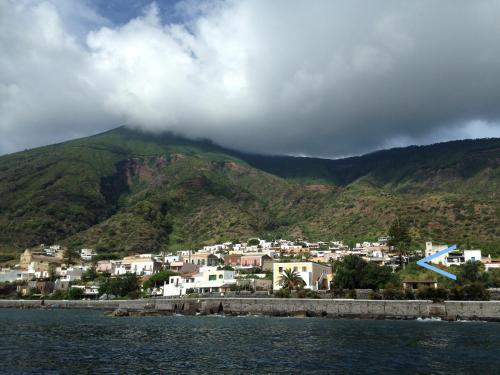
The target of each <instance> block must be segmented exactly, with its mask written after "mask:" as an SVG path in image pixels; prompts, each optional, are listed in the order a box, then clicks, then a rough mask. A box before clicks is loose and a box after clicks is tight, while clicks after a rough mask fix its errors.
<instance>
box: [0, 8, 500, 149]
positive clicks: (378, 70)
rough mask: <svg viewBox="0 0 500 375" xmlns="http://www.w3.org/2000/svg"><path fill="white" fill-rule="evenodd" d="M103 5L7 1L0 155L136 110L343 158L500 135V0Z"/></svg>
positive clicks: (1, 21)
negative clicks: (170, 12)
mask: <svg viewBox="0 0 500 375" xmlns="http://www.w3.org/2000/svg"><path fill="white" fill-rule="evenodd" d="M98 3H99V2H98V1H97V2H95V1H88V2H87V3H86V4H87V6H85V7H84V8H82V9H85V11H78V12H75V11H74V9H73V11H71V6H70V5H68V4H71V3H69V2H65V1H26V2H19V1H15V2H14V1H12V2H9V1H8V2H3V3H1V5H0V32H1V36H0V48H1V50H2V51H8V52H2V53H4V54H5V56H6V58H3V59H2V60H1V61H0V109H1V112H2V114H4V115H3V116H2V118H1V119H0V132H1V134H2V137H1V140H0V152H1V151H3V152H7V151H12V150H16V149H19V148H22V147H26V146H32V145H39V144H43V143H44V142H49V141H53V140H60V139H64V138H65V137H68V136H75V135H79V134H89V133H92V132H96V131H99V130H105V129H107V128H110V127H112V126H114V125H117V124H122V123H127V124H129V125H130V126H136V127H141V128H145V129H149V130H151V131H160V130H173V131H177V132H181V133H182V134H185V135H187V136H191V137H208V138H211V139H213V140H214V141H216V142H218V143H221V144H223V145H225V146H229V147H235V148H241V149H244V150H247V151H254V152H265V153H287V154H304V155H319V156H330V157H335V156H340V155H349V154H359V153H363V152H367V151H371V150H374V149H377V148H381V147H387V146H394V145H402V144H408V143H429V142H433V141H439V140H445V139H454V138H464V137H484V136H500V126H499V119H500V105H499V103H500V22H498V20H499V19H500V1H499V0H490V1H487V0H485V1H477V2H470V1H442V2H435V1H419V2H414V1H385V2H365V1H317V2H314V3H313V2H309V1H272V2H271V1H258V0H257V1H253V0H252V1H250V0H248V1H245V0H242V1H224V2H223V1H205V2H202V3H200V2H196V1H187V2H182V3H179V4H176V5H175V6H172V4H171V3H169V6H170V8H171V9H174V10H175V12H174V13H175V14H176V17H177V18H175V20H174V21H172V19H170V20H168V19H166V18H165V16H164V14H165V8H164V7H162V6H161V5H162V3H161V2H160V3H159V4H160V6H156V5H154V4H153V5H152V6H149V7H147V8H146V9H145V10H144V13H143V14H142V15H138V16H137V18H134V19H130V20H128V19H129V18H130V16H129V15H127V16H126V17H125V16H123V18H124V19H125V20H126V21H122V22H120V23H117V22H113V20H112V18H113V17H111V13H110V12H113V9H112V7H111V8H109V9H108V10H107V11H106V12H105V13H106V14H105V16H106V18H103V15H102V14H100V13H103V12H102V9H100V8H99V7H102V4H101V5H99V4H98ZM97 5H99V6H97ZM115 5H116V4H115ZM80 6H81V7H82V5H80ZM93 6H94V7H93ZM172 7H173V8H172ZM129 10H130V9H129ZM123 13H124V14H125V13H127V12H123ZM75 14H76V15H79V14H86V16H85V17H80V18H81V19H78V17H76V16H75ZM179 14H182V15H183V16H182V17H181V16H179ZM71 17H73V18H71ZM68 19H71V22H68ZM108 19H110V20H109V21H108ZM181 19H182V20H183V21H182V22H179V21H178V20H181ZM82 25H83V26H82ZM82 27H86V30H87V32H86V33H84V38H81V37H79V36H78V35H76V34H80V35H81V34H82V33H81V31H79V30H81V29H82ZM82 40H83V41H82Z"/></svg>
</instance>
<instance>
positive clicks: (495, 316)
mask: <svg viewBox="0 0 500 375" xmlns="http://www.w3.org/2000/svg"><path fill="white" fill-rule="evenodd" d="M0 308H19V309H92V310H103V311H105V312H106V313H108V314H109V313H111V314H110V315H114V316H129V315H168V314H184V315H209V314H227V315H248V314H256V315H269V316H292V317H324V318H332V319H336V318H337V319H338V318H342V319H393V320H407V319H418V318H424V319H425V318H439V319H441V320H445V321H456V320H481V321H496V322H500V301H444V302H442V303H433V302H432V301H428V300H407V301H405V300H353V299H331V300H330V299H328V300H327V299H301V298H299V299H295V298H289V299H288V298H287V299H283V298H230V297H225V298H192V299H189V298H185V299H139V300H107V301H99V300H97V301H96V300H88V301H85V300H44V301H41V300H0Z"/></svg>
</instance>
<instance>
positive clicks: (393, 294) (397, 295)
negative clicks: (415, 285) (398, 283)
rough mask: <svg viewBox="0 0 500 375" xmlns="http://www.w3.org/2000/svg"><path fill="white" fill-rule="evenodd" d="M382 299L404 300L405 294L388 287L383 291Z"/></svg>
mask: <svg viewBox="0 0 500 375" xmlns="http://www.w3.org/2000/svg"><path fill="white" fill-rule="evenodd" d="M382 297H383V298H384V299H390V300H395V299H403V298H404V293H403V292H402V291H401V290H400V289H398V288H395V287H394V286H388V287H387V288H385V289H384V290H383V291H382Z"/></svg>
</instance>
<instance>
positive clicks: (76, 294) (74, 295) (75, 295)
mask: <svg viewBox="0 0 500 375" xmlns="http://www.w3.org/2000/svg"><path fill="white" fill-rule="evenodd" d="M67 297H68V299H82V297H83V290H82V289H80V288H69V289H68V293H67Z"/></svg>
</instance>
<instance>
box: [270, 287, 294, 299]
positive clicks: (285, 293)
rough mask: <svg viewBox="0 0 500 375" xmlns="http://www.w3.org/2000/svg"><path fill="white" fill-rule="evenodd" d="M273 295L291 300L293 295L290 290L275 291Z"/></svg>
mask: <svg viewBox="0 0 500 375" xmlns="http://www.w3.org/2000/svg"><path fill="white" fill-rule="evenodd" d="M273 294H274V296H275V297H277V298H290V297H291V295H292V293H291V292H290V290H289V289H280V290H277V291H275V292H274V293H273Z"/></svg>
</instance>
